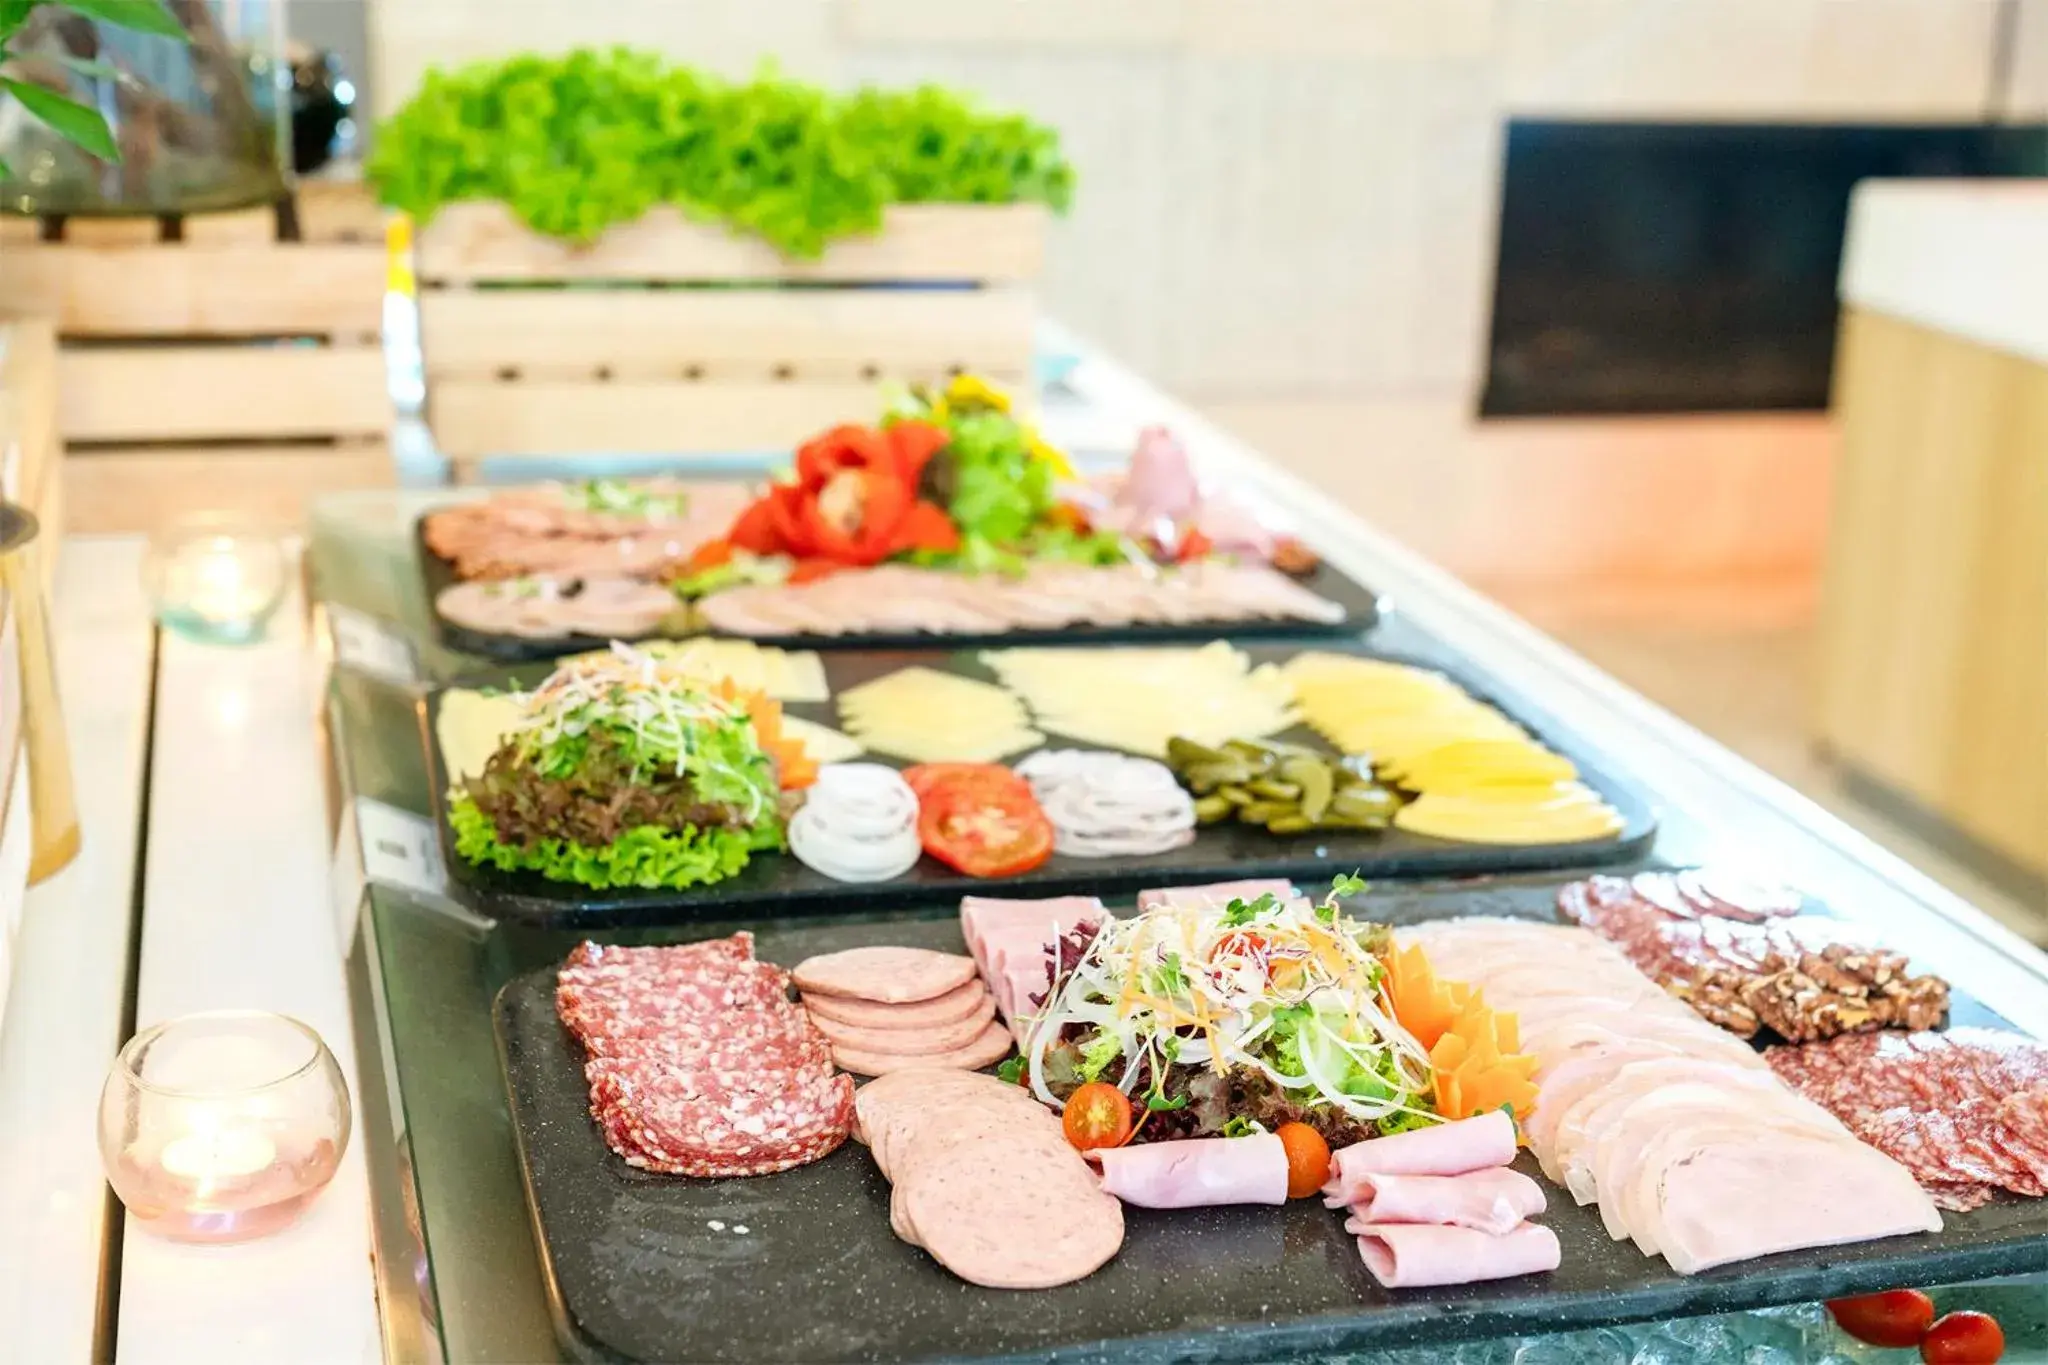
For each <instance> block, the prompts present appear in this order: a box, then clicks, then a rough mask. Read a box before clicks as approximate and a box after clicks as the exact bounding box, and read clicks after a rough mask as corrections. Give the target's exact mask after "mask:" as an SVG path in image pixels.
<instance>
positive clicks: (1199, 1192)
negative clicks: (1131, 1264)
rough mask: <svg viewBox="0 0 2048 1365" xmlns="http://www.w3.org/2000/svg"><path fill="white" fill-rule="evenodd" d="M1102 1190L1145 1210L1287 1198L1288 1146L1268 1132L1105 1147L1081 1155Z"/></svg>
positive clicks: (1273, 1202) (1277, 1201) (1275, 1202)
mask: <svg viewBox="0 0 2048 1365" xmlns="http://www.w3.org/2000/svg"><path fill="white" fill-rule="evenodd" d="M1085 1155H1086V1156H1087V1157H1088V1159H1089V1160H1091V1161H1093V1162H1095V1163H1096V1164H1097V1165H1099V1166H1100V1167H1101V1169H1102V1188H1103V1191H1104V1192H1105V1193H1108V1194H1113V1195H1115V1196H1116V1197H1117V1198H1119V1199H1121V1200H1123V1201H1124V1202H1125V1203H1126V1204H1136V1205H1137V1206H1138V1207H1139V1208H1143V1209H1194V1208H1206V1207H1208V1206H1209V1205H1212V1204H1284V1203H1286V1202H1287V1148H1286V1146H1285V1145H1284V1144H1283V1143H1282V1142H1281V1141H1280V1139H1279V1138H1278V1137H1276V1136H1274V1135H1273V1134H1271V1133H1258V1134H1255V1135H1253V1136H1251V1137H1238V1138H1192V1139H1188V1140H1185V1141H1180V1142H1147V1143H1141V1144H1139V1145H1138V1146H1135V1147H1105V1148H1101V1149H1098V1150H1096V1151H1092V1152H1088V1153H1086V1154H1085Z"/></svg>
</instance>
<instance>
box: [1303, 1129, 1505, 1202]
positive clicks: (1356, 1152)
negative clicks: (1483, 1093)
mask: <svg viewBox="0 0 2048 1365" xmlns="http://www.w3.org/2000/svg"><path fill="white" fill-rule="evenodd" d="M1514 1159H1515V1121H1514V1120H1513V1119H1511V1118H1509V1117H1508V1116H1507V1115H1506V1114H1504V1113H1501V1112H1500V1111H1499V1110H1497V1109H1496V1110H1493V1111H1492V1112H1490V1113H1485V1114H1481V1115H1479V1116H1477V1117H1476V1118H1469V1119H1460V1120H1458V1121H1457V1122H1456V1123H1442V1124H1438V1125H1437V1126H1436V1127H1434V1128H1417V1129H1415V1130H1414V1131H1412V1132H1407V1133H1396V1134H1394V1135H1393V1136H1392V1137H1381V1138H1370V1139H1368V1140H1366V1141H1364V1142H1354V1143H1352V1144H1351V1145H1350V1146H1349V1147H1340V1148H1338V1149H1337V1151H1335V1152H1334V1153H1332V1154H1331V1157H1330V1179H1329V1183H1327V1184H1325V1185H1324V1186H1323V1193H1324V1194H1325V1195H1328V1196H1330V1197H1333V1198H1335V1199H1336V1200H1337V1201H1338V1202H1339V1203H1343V1204H1353V1203H1356V1202H1358V1196H1359V1195H1360V1194H1361V1193H1362V1190H1363V1184H1362V1182H1363V1180H1364V1177H1366V1176H1369V1175H1463V1174H1465V1172H1467V1171H1480V1170H1485V1169H1486V1168H1487V1167H1489V1166H1505V1165H1507V1164H1508V1163H1509V1162H1511V1161H1513V1160H1514Z"/></svg>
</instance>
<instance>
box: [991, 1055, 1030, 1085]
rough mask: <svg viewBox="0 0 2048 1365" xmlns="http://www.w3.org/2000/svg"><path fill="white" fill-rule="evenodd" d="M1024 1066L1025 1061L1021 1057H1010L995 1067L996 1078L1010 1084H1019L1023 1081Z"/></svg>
mask: <svg viewBox="0 0 2048 1365" xmlns="http://www.w3.org/2000/svg"><path fill="white" fill-rule="evenodd" d="M1024 1067H1025V1061H1024V1059H1023V1058H1022V1057H1012V1058H1010V1059H1009V1060H1007V1061H1005V1062H1004V1063H1003V1064H1002V1065H1001V1066H999V1067H997V1068H996V1079H997V1080H999V1081H1006V1082H1008V1083H1009V1084H1011V1085H1021V1084H1022V1083H1023V1081H1024Z"/></svg>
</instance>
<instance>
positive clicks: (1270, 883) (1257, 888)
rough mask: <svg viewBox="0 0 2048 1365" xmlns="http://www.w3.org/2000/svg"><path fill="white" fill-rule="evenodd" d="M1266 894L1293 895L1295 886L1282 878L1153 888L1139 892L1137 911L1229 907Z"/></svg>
mask: <svg viewBox="0 0 2048 1365" xmlns="http://www.w3.org/2000/svg"><path fill="white" fill-rule="evenodd" d="M1268 891H1270V892H1272V893H1273V894H1274V895H1276V896H1281V897H1288V896H1292V895H1294V894H1295V891H1294V883H1293V882H1290V881H1288V880H1287V879H1286V878H1285V877H1250V878H1247V879H1245V880H1243V881H1236V882H1210V883H1208V884H1207V885H1204V886H1155V887H1152V888H1151V889H1149V890H1145V891H1140V892H1139V893H1138V911H1139V913H1140V914H1142V913H1144V912H1145V911H1147V910H1157V909H1159V908H1160V907H1161V906H1167V905H1187V906H1196V907H1201V906H1209V905H1228V904H1230V902H1232V901H1233V900H1245V901H1248V900H1255V899H1257V898H1258V897H1260V896H1263V895H1265V894H1266V893H1267V892H1268Z"/></svg>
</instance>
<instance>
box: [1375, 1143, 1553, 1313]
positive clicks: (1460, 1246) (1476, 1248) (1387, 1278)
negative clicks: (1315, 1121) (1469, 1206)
mask: <svg viewBox="0 0 2048 1365" xmlns="http://www.w3.org/2000/svg"><path fill="white" fill-rule="evenodd" d="M1402 1136H1406V1134H1403V1135H1402ZM1384 1140H1385V1139H1382V1141H1384ZM1345 1227H1346V1228H1348V1229H1352V1230H1354V1231H1357V1232H1358V1254H1359V1255H1360V1256H1362V1257H1364V1258H1365V1268H1366V1269H1367V1270H1368V1271H1370V1272H1372V1277H1373V1278H1374V1279H1375V1280H1378V1281H1379V1282H1380V1284H1381V1286H1382V1287H1383V1288H1386V1289H1416V1288H1421V1287H1424V1286H1427V1285H1440V1284H1477V1283H1478V1282H1479V1281H1481V1280H1505V1279H1507V1278H1509V1277H1510V1276H1513V1275H1534V1274H1537V1273H1539V1272H1541V1271H1546V1270H1555V1269H1557V1266H1558V1262H1559V1261H1560V1260H1561V1259H1562V1252H1561V1251H1560V1249H1559V1247H1558V1244H1557V1234H1556V1233H1554V1232H1552V1231H1551V1230H1550V1229H1549V1228H1546V1227H1544V1226H1543V1225H1542V1224H1540V1223H1524V1224H1522V1225H1521V1226H1520V1227H1518V1228H1516V1229H1515V1230H1514V1231H1512V1232H1508V1233H1503V1234H1501V1235H1499V1236H1495V1235H1493V1234H1491V1233H1485V1232H1475V1231H1474V1230H1473V1229H1471V1228H1449V1227H1437V1226H1432V1225H1430V1224H1428V1223H1363V1224H1359V1225H1358V1227H1357V1228H1352V1225H1351V1224H1349V1223H1347V1224H1345ZM1360 1229H1362V1230H1360Z"/></svg>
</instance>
